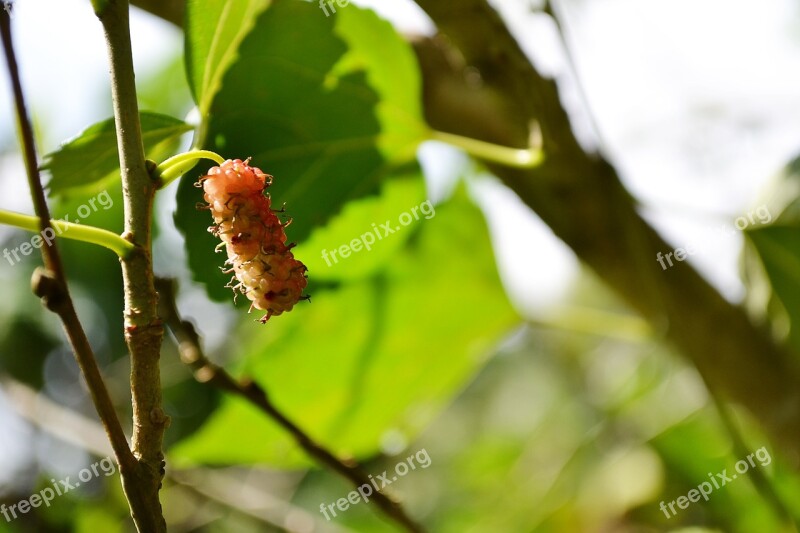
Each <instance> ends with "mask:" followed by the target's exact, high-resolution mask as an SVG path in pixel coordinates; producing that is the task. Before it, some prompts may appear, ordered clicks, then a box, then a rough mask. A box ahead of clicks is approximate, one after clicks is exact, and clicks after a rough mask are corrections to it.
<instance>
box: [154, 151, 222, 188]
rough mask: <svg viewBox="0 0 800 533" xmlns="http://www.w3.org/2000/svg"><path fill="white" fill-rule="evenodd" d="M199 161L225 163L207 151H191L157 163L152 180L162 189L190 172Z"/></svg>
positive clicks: (220, 157) (218, 156) (219, 157)
mask: <svg viewBox="0 0 800 533" xmlns="http://www.w3.org/2000/svg"><path fill="white" fill-rule="evenodd" d="M201 159H210V160H212V161H214V162H215V163H216V164H218V165H221V164H222V163H224V162H225V159H223V157H222V156H220V155H219V154H216V153H214V152H211V151H209V150H191V151H189V152H184V153H182V154H178V155H174V156H172V157H170V158H169V159H165V160H164V161H162V162H161V163H159V165H158V166H157V167H156V169H155V172H154V173H153V178H154V179H155V180H156V181H157V183H158V188H159V189H163V188H164V187H166V186H167V185H169V184H170V183H171V182H172V181H173V180H175V179H177V178H180V177H181V176H183V175H184V174H186V173H187V172H189V171H190V170H192V168H194V166H195V165H196V164H197V162H198V161H199V160H201Z"/></svg>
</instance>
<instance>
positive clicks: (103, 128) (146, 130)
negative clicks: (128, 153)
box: [42, 112, 192, 194]
mask: <svg viewBox="0 0 800 533" xmlns="http://www.w3.org/2000/svg"><path fill="white" fill-rule="evenodd" d="M140 120H141V124H142V140H143V142H144V148H145V152H146V153H147V154H148V157H150V156H151V155H153V154H156V153H161V152H163V151H164V150H163V149H164V146H165V145H172V144H173V143H174V141H175V140H177V138H178V137H179V136H180V135H182V134H183V133H186V132H187V131H190V130H191V129H192V126H190V125H189V124H186V123H185V122H183V121H181V120H178V119H176V118H173V117H168V116H166V115H159V114H157V113H148V112H142V113H140ZM42 170H46V171H48V172H49V173H50V175H51V176H52V177H51V179H50V182H49V183H48V184H47V187H48V189H49V191H50V193H51V194H63V193H64V192H65V191H66V190H67V189H71V188H73V187H82V186H86V185H91V184H95V183H98V182H100V181H103V180H104V179H105V178H108V177H109V175H111V174H113V173H115V172H116V173H118V172H119V152H118V151H117V134H116V130H115V126H114V119H113V118H110V119H107V120H104V121H102V122H98V123H97V124H94V125H92V126H90V127H89V128H87V129H85V130H84V131H82V132H81V133H80V134H78V136H77V137H75V138H74V139H72V140H70V141H67V142H66V143H65V144H64V145H62V146H61V148H59V149H58V150H56V151H55V152H51V153H49V154H47V155H46V156H45V158H44V163H43V164H42Z"/></svg>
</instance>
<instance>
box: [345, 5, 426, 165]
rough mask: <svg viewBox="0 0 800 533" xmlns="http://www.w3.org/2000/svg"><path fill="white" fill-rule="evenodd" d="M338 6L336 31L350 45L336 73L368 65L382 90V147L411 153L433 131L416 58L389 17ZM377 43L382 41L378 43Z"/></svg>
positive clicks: (391, 156) (372, 81)
mask: <svg viewBox="0 0 800 533" xmlns="http://www.w3.org/2000/svg"><path fill="white" fill-rule="evenodd" d="M349 7H351V6H348V9H343V10H340V11H337V15H338V18H337V20H336V34H337V35H338V36H339V37H341V38H342V39H343V40H344V41H345V42H346V43H347V46H348V51H347V53H346V54H345V55H344V56H342V58H341V59H340V60H339V62H338V63H337V64H336V66H334V68H333V72H332V74H333V75H334V76H336V78H343V77H344V76H345V75H346V74H347V73H349V72H358V71H359V70H363V71H365V72H366V74H367V81H368V83H369V85H370V86H371V87H372V88H373V89H375V91H376V92H377V93H378V95H379V96H380V101H379V102H378V104H377V106H376V107H377V115H378V120H379V122H380V123H381V129H382V132H381V136H380V138H379V140H378V148H379V150H380V152H381V154H382V155H383V156H384V157H385V158H386V159H388V160H399V161H403V160H407V159H412V158H413V157H414V155H415V153H416V149H417V146H418V145H419V143H420V142H421V141H422V140H424V139H425V138H426V137H427V135H428V127H427V125H426V124H425V122H424V120H423V119H422V116H423V114H422V100H421V98H420V87H421V86H422V82H421V77H420V72H419V67H418V65H417V59H416V57H415V55H414V52H413V50H412V49H411V47H410V46H409V45H408V43H407V42H406V40H405V39H403V38H401V37H400V36H399V35H397V33H396V32H395V31H394V30H393V28H392V26H391V24H390V23H389V22H388V21H385V20H382V19H381V18H379V17H378V15H376V14H375V13H374V12H373V11H369V10H366V9H349ZM375 43H380V46H376V45H375Z"/></svg>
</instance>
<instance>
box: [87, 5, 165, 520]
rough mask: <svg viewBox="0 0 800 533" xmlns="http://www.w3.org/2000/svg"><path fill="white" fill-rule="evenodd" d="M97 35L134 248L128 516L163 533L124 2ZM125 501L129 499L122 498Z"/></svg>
mask: <svg viewBox="0 0 800 533" xmlns="http://www.w3.org/2000/svg"><path fill="white" fill-rule="evenodd" d="M94 4H95V9H96V13H97V16H98V18H99V19H100V22H101V23H102V25H103V29H104V31H105V36H106V42H107V45H108V55H109V62H110V71H111V93H112V97H113V104H114V119H115V123H116V129H117V146H118V148H119V159H120V171H121V178H122V191H123V195H124V212H125V233H124V234H123V236H124V237H125V238H126V239H128V240H129V241H131V242H132V243H133V244H134V245H135V246H136V249H135V251H134V252H133V253H131V254H130V255H129V256H128V257H126V258H125V259H123V260H122V277H123V281H124V290H125V340H126V342H127V345H128V349H129V350H130V354H131V395H132V399H133V452H134V454H135V456H136V458H137V459H138V460H139V467H140V468H139V472H138V476H139V479H140V482H141V484H142V487H143V489H144V491H145V493H144V497H145V501H144V502H142V503H144V505H145V507H144V508H140V509H136V508H134V509H132V510H133V519H134V521H135V522H136V524H137V526H138V527H139V529H140V531H148V532H156V533H157V532H161V531H166V524H165V522H164V518H163V516H162V512H161V503H160V502H159V499H158V491H159V489H160V487H161V479H162V477H163V475H164V454H163V453H162V451H161V448H162V443H163V438H164V431H165V430H166V427H167V425H168V424H169V418H168V417H167V416H166V415H165V414H164V411H163V408H162V403H161V373H160V368H159V358H160V350H161V341H162V339H163V335H164V328H163V326H162V324H161V321H160V320H159V318H158V315H157V313H156V306H157V295H156V291H155V288H154V286H153V264H152V258H151V250H150V245H151V242H150V237H151V235H150V226H151V222H152V214H153V213H152V211H153V198H154V195H155V190H156V188H155V184H154V182H153V181H152V180H151V179H150V175H149V173H148V170H147V167H146V165H145V157H144V147H143V144H142V134H141V125H140V123H139V108H138V102H137V98H136V83H135V75H134V70H133V56H132V53H131V36H130V24H129V20H128V18H129V7H128V2H127V0H95V1H94ZM129 497H130V495H129Z"/></svg>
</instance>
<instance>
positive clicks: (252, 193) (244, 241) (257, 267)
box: [198, 159, 307, 322]
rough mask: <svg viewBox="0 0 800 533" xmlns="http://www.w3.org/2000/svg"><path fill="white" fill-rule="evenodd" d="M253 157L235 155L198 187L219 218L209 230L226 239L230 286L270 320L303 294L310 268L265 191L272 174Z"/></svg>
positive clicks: (215, 169) (212, 170) (227, 271)
mask: <svg viewBox="0 0 800 533" xmlns="http://www.w3.org/2000/svg"><path fill="white" fill-rule="evenodd" d="M249 161H250V160H249V159H248V160H247V161H241V160H239V159H234V160H230V159H229V160H227V161H225V162H224V163H222V165H220V166H218V167H213V168H211V169H210V170H209V171H208V174H207V175H205V176H203V177H202V178H200V181H199V182H198V186H199V185H202V187H203V190H204V191H205V195H204V197H205V200H206V202H208V208H209V209H210V210H211V215H212V216H213V217H214V222H215V225H213V226H211V227H210V228H208V231H210V232H211V233H213V234H214V235H216V236H217V237H219V238H220V239H222V241H223V242H222V243H221V244H220V246H221V245H222V244H223V243H224V244H225V247H226V249H227V252H228V259H227V261H225V264H226V265H231V268H230V269H228V270H226V271H225V272H226V273H231V272H233V274H234V276H235V277H234V278H233V279H231V283H230V284H229V286H231V287H232V288H233V289H234V291H239V292H241V293H242V294H244V295H245V296H247V298H249V299H250V300H251V302H252V304H251V306H250V309H251V310H252V309H253V308H254V307H255V308H256V309H261V310H262V311H266V312H267V314H266V315H264V317H263V318H262V319H261V322H266V321H267V320H269V317H271V316H272V315H280V314H281V313H283V312H284V311H290V310H291V309H292V307H294V304H296V303H297V301H298V300H300V299H301V298H303V296H302V294H303V289H304V288H305V287H306V284H307V280H306V276H305V272H306V266H305V265H304V264H303V263H301V262H300V261H298V260H297V259H295V258H294V256H293V255H292V252H291V248H292V247H293V246H294V244H289V245H287V244H286V234H285V233H284V231H283V228H284V224H282V223H281V221H280V220H279V219H278V217H277V216H276V215H275V212H274V211H273V210H272V208H271V204H270V198H269V195H265V194H264V190H265V189H266V188H267V187H269V186H270V184H271V183H272V176H270V175H268V174H264V173H263V172H262V171H261V169H258V168H256V167H251V166H249V165H248V163H249ZM287 225H288V223H287ZM237 280H238V283H236V281H237ZM234 283H235V284H234ZM305 298H307V297H305Z"/></svg>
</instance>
